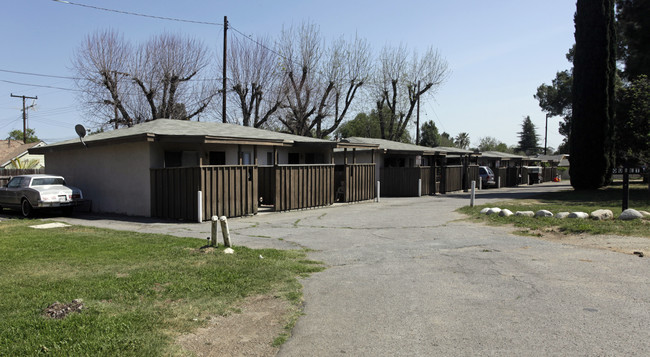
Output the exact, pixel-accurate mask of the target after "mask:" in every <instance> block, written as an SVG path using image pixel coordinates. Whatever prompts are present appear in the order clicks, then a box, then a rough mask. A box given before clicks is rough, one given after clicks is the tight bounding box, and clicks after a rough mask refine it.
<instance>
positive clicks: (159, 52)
mask: <svg viewBox="0 0 650 357" xmlns="http://www.w3.org/2000/svg"><path fill="white" fill-rule="evenodd" d="M208 65H209V56H208V50H207V49H206V47H205V46H204V45H203V44H202V43H201V42H199V41H196V40H193V39H184V38H182V37H180V36H176V35H170V34H162V35H159V36H155V37H152V38H151V39H150V40H148V41H147V42H145V43H144V44H142V45H140V46H138V47H137V48H135V49H134V48H133V46H132V45H131V44H130V43H128V42H126V41H125V40H124V38H123V37H122V36H121V35H119V34H118V33H117V32H115V31H112V30H108V31H102V32H96V33H94V34H92V35H89V36H88V37H87V38H86V39H85V40H84V42H83V43H82V45H81V47H80V48H79V50H78V51H77V53H76V55H75V58H74V61H73V67H74V68H75V70H76V71H77V73H78V76H79V78H80V79H79V80H78V81H77V84H78V86H79V88H81V89H82V100H83V101H84V102H85V103H86V104H87V105H88V107H87V108H88V112H89V113H90V114H91V116H93V117H95V118H96V119H98V120H99V123H98V124H100V125H103V126H106V125H107V124H108V125H112V126H114V127H115V128H118V127H119V126H132V125H133V124H137V123H141V122H145V121H148V120H153V119H159V118H170V119H181V120H190V119H192V118H194V117H196V116H197V115H199V114H200V113H201V112H203V111H204V110H205V109H206V108H207V106H208V105H209V104H210V102H211V101H212V100H213V98H214V97H215V95H216V94H217V89H216V88H217V87H216V81H215V80H210V79H202V78H199V74H200V73H204V72H207V67H208ZM98 98H99V100H98ZM118 113H119V114H120V115H118ZM120 116H121V117H120Z"/></svg>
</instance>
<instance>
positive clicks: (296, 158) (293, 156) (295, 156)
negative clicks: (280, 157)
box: [289, 152, 300, 165]
mask: <svg viewBox="0 0 650 357" xmlns="http://www.w3.org/2000/svg"><path fill="white" fill-rule="evenodd" d="M298 164H300V154H299V153H297V152H290V153H289V165H298Z"/></svg>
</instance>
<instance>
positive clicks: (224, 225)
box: [219, 216, 231, 248]
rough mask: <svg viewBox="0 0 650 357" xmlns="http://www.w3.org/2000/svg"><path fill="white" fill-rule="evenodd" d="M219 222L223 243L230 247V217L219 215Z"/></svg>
mask: <svg viewBox="0 0 650 357" xmlns="http://www.w3.org/2000/svg"><path fill="white" fill-rule="evenodd" d="M219 222H221V234H222V235H223V244H224V245H225V246H226V248H230V247H231V244H230V230H229V229H228V219H227V218H226V216H221V217H219Z"/></svg>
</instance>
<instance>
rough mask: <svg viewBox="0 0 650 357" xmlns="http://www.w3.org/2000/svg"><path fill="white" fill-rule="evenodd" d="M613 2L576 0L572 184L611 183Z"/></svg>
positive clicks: (583, 186) (593, 185) (580, 186)
mask: <svg viewBox="0 0 650 357" xmlns="http://www.w3.org/2000/svg"><path fill="white" fill-rule="evenodd" d="M614 25H615V24H614V0H578V1H577V4H576V14H575V28H576V30H575V39H576V47H575V55H574V60H573V65H574V67H573V87H572V95H573V120H572V121H571V136H570V140H569V153H570V158H569V160H570V162H571V168H570V175H571V185H572V186H573V187H574V188H575V189H595V188H599V187H602V186H604V185H605V184H607V183H608V182H609V180H610V178H611V173H610V172H611V166H612V163H613V141H612V137H613V127H614V126H613V119H614V78H615V77H614V76H615V73H616V72H615V71H616V33H615V29H614Z"/></svg>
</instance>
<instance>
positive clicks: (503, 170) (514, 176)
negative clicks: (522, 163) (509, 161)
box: [492, 166, 521, 187]
mask: <svg viewBox="0 0 650 357" xmlns="http://www.w3.org/2000/svg"><path fill="white" fill-rule="evenodd" d="M492 171H494V175H495V176H497V177H500V178H501V187H515V186H517V185H519V184H520V182H521V181H520V179H519V173H520V172H521V168H520V167H514V166H512V167H500V168H498V169H494V170H492ZM497 177H495V178H494V181H496V180H497Z"/></svg>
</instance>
